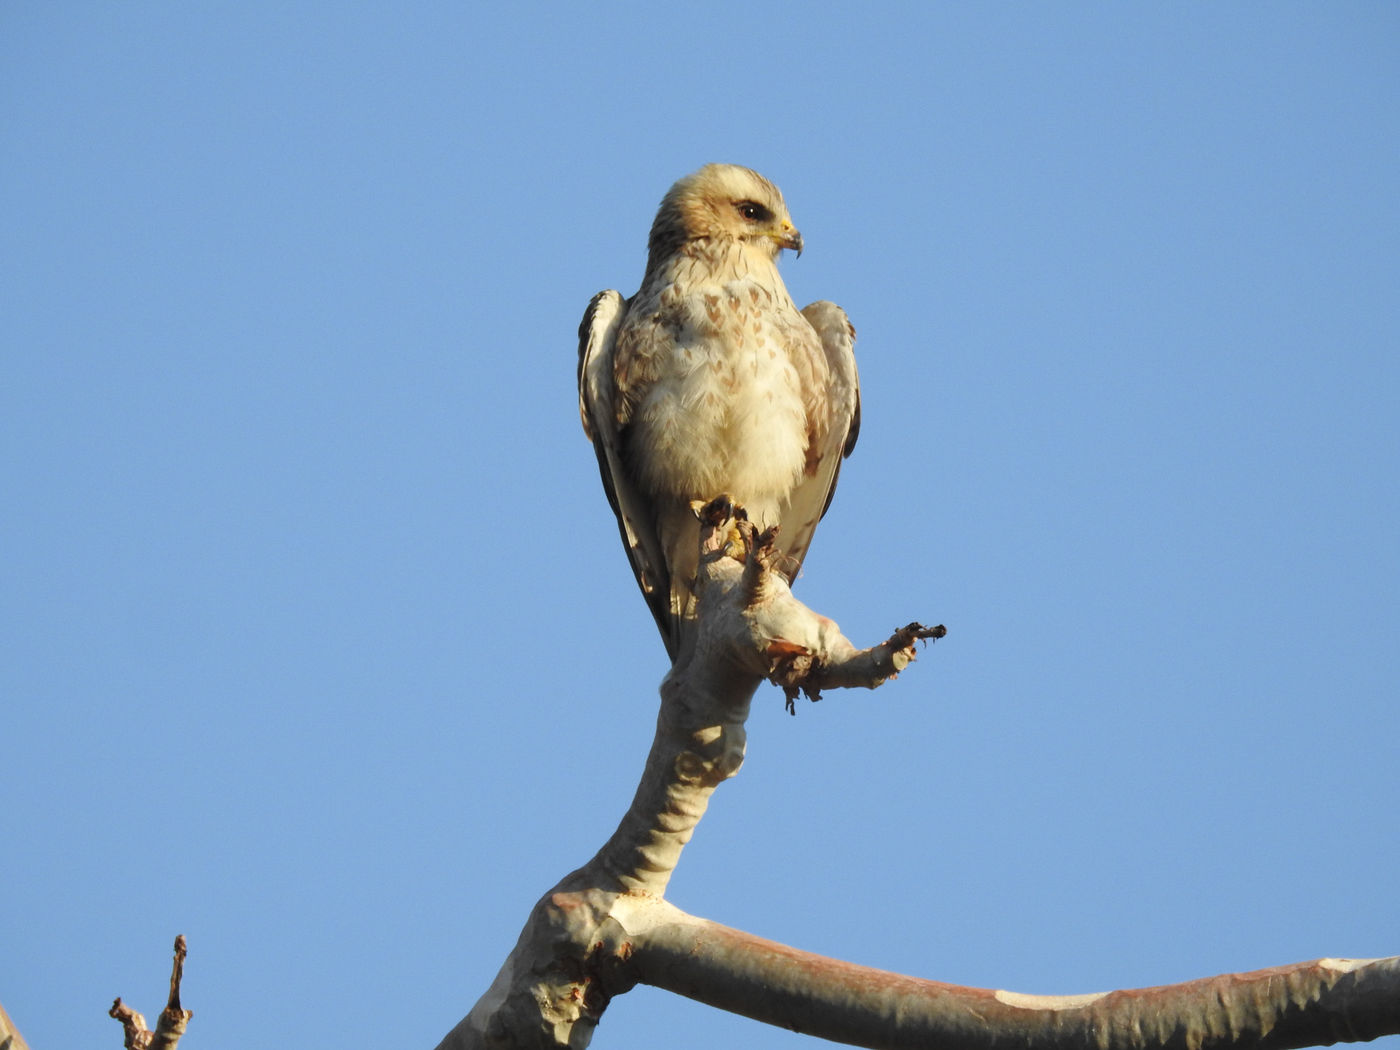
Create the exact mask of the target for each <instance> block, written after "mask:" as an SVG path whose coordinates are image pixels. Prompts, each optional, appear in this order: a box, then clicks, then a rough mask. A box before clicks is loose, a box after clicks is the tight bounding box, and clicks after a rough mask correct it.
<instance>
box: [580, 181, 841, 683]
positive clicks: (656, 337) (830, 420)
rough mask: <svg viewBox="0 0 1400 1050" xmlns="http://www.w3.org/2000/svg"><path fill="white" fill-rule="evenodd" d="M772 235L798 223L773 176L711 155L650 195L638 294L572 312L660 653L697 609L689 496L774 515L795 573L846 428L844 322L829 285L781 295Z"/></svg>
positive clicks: (607, 485) (611, 488)
mask: <svg viewBox="0 0 1400 1050" xmlns="http://www.w3.org/2000/svg"><path fill="white" fill-rule="evenodd" d="M784 248H790V249H792V250H794V251H796V252H797V253H798V254H799V255H800V254H801V253H802V235H801V234H799V233H798V232H797V230H796V229H795V228H794V227H793V224H792V219H791V218H790V217H789V216H788V210H787V205H786V204H784V203H783V195H782V193H781V192H779V190H778V187H777V186H775V185H773V183H771V182H769V181H768V180H767V179H765V178H764V177H763V176H762V175H760V174H758V173H757V172H756V171H750V170H749V169H748V168H741V167H738V166H736V165H733V164H709V165H706V166H705V167H703V168H701V169H700V170H699V171H697V172H695V173H694V174H693V175H687V176H686V177H685V178H683V179H681V180H680V181H679V182H677V183H676V184H675V185H674V186H672V187H671V189H670V190H669V191H668V192H667V194H666V196H665V197H664V198H663V199H662V201H661V207H660V210H658V211H657V213H656V221H655V222H654V223H652V227H651V238H650V242H649V245H648V255H647V268H646V274H645V276H644V277H643V278H642V286H641V288H640V289H639V290H638V291H637V294H636V295H634V296H632V298H630V299H627V300H624V299H623V298H622V296H621V295H620V294H618V293H617V292H615V291H606V292H599V293H598V294H597V295H595V296H594V297H593V300H592V302H590V303H589V304H588V310H587V312H586V313H585V314H584V315H583V323H582V324H581V325H580V326H579V361H578V390H579V412H580V414H581V416H582V417H583V429H584V432H585V433H586V434H587V435H588V437H589V439H590V440H591V441H592V442H593V447H594V451H596V452H597V454H598V466H599V468H600V469H601V471H602V474H603V487H604V489H606V490H607V494H608V502H609V503H611V504H612V508H613V511H614V512H615V513H616V514H617V522H618V528H619V529H620V531H621V533H622V542H623V543H624V544H625V546H626V548H627V554H628V557H629V558H630V559H631V561H632V570H633V572H634V573H635V574H636V576H637V582H638V583H639V584H640V585H641V588H642V593H643V594H644V595H645V596H646V600H647V604H648V605H649V606H650V607H651V611H652V615H653V616H654V617H655V618H656V623H657V626H658V627H660V628H661V636H662V638H663V639H664V641H665V643H666V651H667V652H668V653H669V654H670V655H671V658H672V660H674V659H675V658H676V657H677V655H678V653H680V652H681V651H682V650H683V648H684V646H685V643H686V640H687V637H688V630H687V624H688V623H690V622H693V618H694V614H695V596H694V583H695V574H696V568H697V564H698V552H697V551H698V546H699V531H698V530H699V526H698V523H697V521H696V518H695V514H694V511H693V510H692V509H691V504H692V502H693V501H695V500H710V499H712V498H714V497H715V496H718V495H720V494H723V493H727V494H729V495H730V496H731V497H732V498H733V499H734V501H735V502H737V503H739V504H740V505H742V506H743V507H744V508H745V509H746V510H747V511H748V514H749V518H750V520H752V521H754V522H755V523H756V524H757V525H758V526H759V527H760V528H764V527H767V526H769V525H778V526H780V528H779V531H778V537H777V546H778V549H779V551H780V552H781V554H782V558H781V560H780V565H781V567H782V569H783V570H784V572H785V574H786V575H787V577H788V579H789V580H791V579H792V578H793V577H794V576H796V574H797V570H798V569H799V568H800V567H801V565H802V559H803V558H804V557H805V556H806V554H807V545H808V544H809V543H811V540H812V533H813V531H815V529H816V527H817V522H818V521H819V520H820V519H821V516H822V515H823V514H825V513H826V508H827V505H828V504H829V503H830V502H831V495H832V492H833V491H834V489H835V487H836V475H837V472H838V470H839V468H840V465H841V459H842V458H843V457H844V456H847V455H849V454H850V452H851V449H852V448H853V447H854V446H855V443H856V433H857V430H858V428H859V425H860V391H859V385H858V382H857V379H856V364H855V356H854V354H853V353H852V348H853V345H854V343H855V329H854V328H852V327H851V323H850V321H849V320H847V318H846V314H845V311H843V310H842V309H841V308H840V307H839V306H837V305H836V304H835V303H829V302H816V303H813V304H812V305H810V306H808V307H806V308H805V309H803V310H801V311H799V310H798V309H797V307H796V306H794V305H793V302H792V299H791V298H790V297H789V296H788V292H787V288H786V287H785V286H784V285H783V279H782V278H781V277H780V276H779V275H778V256H779V254H781V252H782V250H783V249H784Z"/></svg>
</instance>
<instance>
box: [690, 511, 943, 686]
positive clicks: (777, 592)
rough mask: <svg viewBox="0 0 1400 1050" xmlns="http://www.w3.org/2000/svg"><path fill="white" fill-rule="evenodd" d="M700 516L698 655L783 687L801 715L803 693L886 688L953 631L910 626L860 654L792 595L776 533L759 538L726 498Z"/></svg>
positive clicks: (836, 629)
mask: <svg viewBox="0 0 1400 1050" xmlns="http://www.w3.org/2000/svg"><path fill="white" fill-rule="evenodd" d="M697 516H698V517H699V519H700V573H699V578H698V579H697V581H696V592H697V594H698V595H699V596H700V601H699V605H698V609H697V616H698V618H699V620H700V627H699V633H700V641H699V643H698V644H697V646H696V649H695V653H696V654H699V655H702V656H703V658H705V659H708V660H714V659H716V658H718V659H723V660H727V661H728V662H730V663H732V664H734V665H736V666H738V667H742V668H744V669H746V670H747V671H749V672H750V673H752V674H755V675H758V676H760V677H762V678H765V679H767V680H768V681H770V682H772V683H773V684H774V685H777V686H779V687H780V688H781V689H782V690H783V693H784V695H785V696H786V698H787V708H788V710H789V711H790V712H792V713H794V714H795V713H796V708H795V706H794V703H793V702H794V701H795V700H796V698H797V696H798V695H799V694H805V695H806V696H807V697H808V698H810V699H811V700H819V699H821V693H822V690H823V689H855V688H864V689H874V688H876V687H878V686H880V685H883V684H884V683H885V682H887V681H889V680H890V679H891V678H894V677H896V676H897V675H898V674H899V672H900V671H902V670H904V668H905V667H907V666H908V665H909V663H910V661H912V660H913V659H914V657H915V650H916V645H917V643H918V642H920V641H924V642H928V641H934V640H936V639H939V638H942V637H944V636H945V635H946V634H947V633H948V631H947V628H945V627H944V626H943V625H942V624H939V625H938V626H936V627H925V626H924V625H923V624H919V623H911V624H909V625H908V626H906V627H901V628H899V629H898V630H896V631H895V632H894V633H892V634H891V635H890V637H889V638H887V639H886V640H885V641H883V642H881V643H880V644H879V645H875V646H871V647H870V648H868V649H858V648H856V646H855V645H854V644H852V643H851V641H850V640H849V639H847V638H846V636H845V635H843V634H842V633H841V629H840V628H839V627H838V626H837V625H836V623H835V622H834V621H833V620H830V619H828V618H827V617H825V616H822V615H820V614H819V613H817V612H815V611H813V610H812V609H810V608H808V607H807V606H806V605H804V604H802V603H801V602H800V601H798V600H797V599H796V598H795V597H793V594H792V588H791V587H790V586H789V585H788V582H787V579H786V578H785V577H784V576H783V574H782V572H781V571H778V568H777V566H776V565H775V564H774V560H775V557H776V554H777V550H776V547H775V546H774V542H773V541H774V539H775V536H776V530H775V529H771V528H770V529H766V530H764V531H763V532H759V531H758V529H757V528H756V527H755V526H754V525H753V524H752V523H751V522H749V521H748V520H747V519H746V518H745V517H744V515H743V512H742V509H741V508H738V507H736V506H735V504H734V503H733V502H732V501H731V500H730V499H729V498H728V497H727V496H720V497H717V498H716V499H714V500H711V501H710V502H709V503H707V504H706V505H705V506H704V507H702V508H700V509H699V510H698V511H697ZM736 536H737V539H738V542H736Z"/></svg>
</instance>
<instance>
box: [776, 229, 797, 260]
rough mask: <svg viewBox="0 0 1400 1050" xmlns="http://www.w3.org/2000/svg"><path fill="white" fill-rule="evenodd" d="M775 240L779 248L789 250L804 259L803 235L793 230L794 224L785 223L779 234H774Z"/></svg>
mask: <svg viewBox="0 0 1400 1050" xmlns="http://www.w3.org/2000/svg"><path fill="white" fill-rule="evenodd" d="M773 239H774V240H775V241H777V242H778V247H779V248H788V249H790V250H792V251H794V252H796V253H797V257H798V258H799V259H800V258H802V234H800V233H798V232H797V230H796V229H794V228H793V225H792V223H790V222H784V223H783V225H782V228H781V229H780V230H779V232H777V233H775V234H773Z"/></svg>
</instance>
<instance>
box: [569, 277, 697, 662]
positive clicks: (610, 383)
mask: <svg viewBox="0 0 1400 1050" xmlns="http://www.w3.org/2000/svg"><path fill="white" fill-rule="evenodd" d="M626 314H627V303H626V301H625V300H624V299H623V298H622V296H621V294H620V293H618V292H615V291H611V290H609V291H606V292H599V293H598V294H597V295H595V296H594V297H593V298H592V300H590V302H589V304H588V309H587V310H586V311H585V312H584V315H583V321H582V322H581V323H580V324H579V328H578V408H579V416H580V417H581V419H582V420H583V432H584V433H585V434H587V435H588V439H589V440H590V441H592V442H593V451H594V453H596V454H597V456H598V470H599V473H601V474H602V476H603V491H604V492H606V493H607V496H608V503H609V504H610V505H611V506H612V509H613V513H614V514H615V515H617V528H618V531H619V532H620V533H621V534H622V545H623V546H624V547H625V548H626V549H627V557H628V559H629V560H630V561H631V562H632V573H633V575H635V576H636V577H637V584H638V585H639V586H640V587H641V589H642V595H643V597H645V598H646V601H647V606H648V607H649V608H650V609H651V614H652V616H653V617H655V618H656V625H657V626H658V627H659V628H660V629H661V637H662V638H663V639H664V640H665V641H666V645H667V649H668V651H670V650H672V648H673V646H674V645H675V642H674V637H675V629H676V624H675V622H674V620H673V618H672V615H671V581H670V575H669V573H668V572H667V570H666V557H665V553H664V550H663V547H662V544H661V539H660V537H659V536H658V535H657V525H656V508H655V507H653V506H652V505H651V501H650V500H649V499H647V498H646V497H645V495H644V494H643V493H641V492H640V491H639V490H638V489H637V487H636V486H635V485H634V484H633V483H632V480H631V474H630V472H629V471H628V470H627V467H626V463H625V462H624V458H623V457H624V453H623V447H622V433H623V431H622V426H623V424H622V411H621V410H622V408H623V406H622V405H621V404H619V400H618V398H619V392H618V388H617V377H616V370H615V364H614V355H615V353H616V350H617V335H618V332H619V331H620V330H621V329H622V322H623V319H624V317H625V316H626ZM671 655H672V656H673V657H674V656H675V653H674V651H672V652H671Z"/></svg>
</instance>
